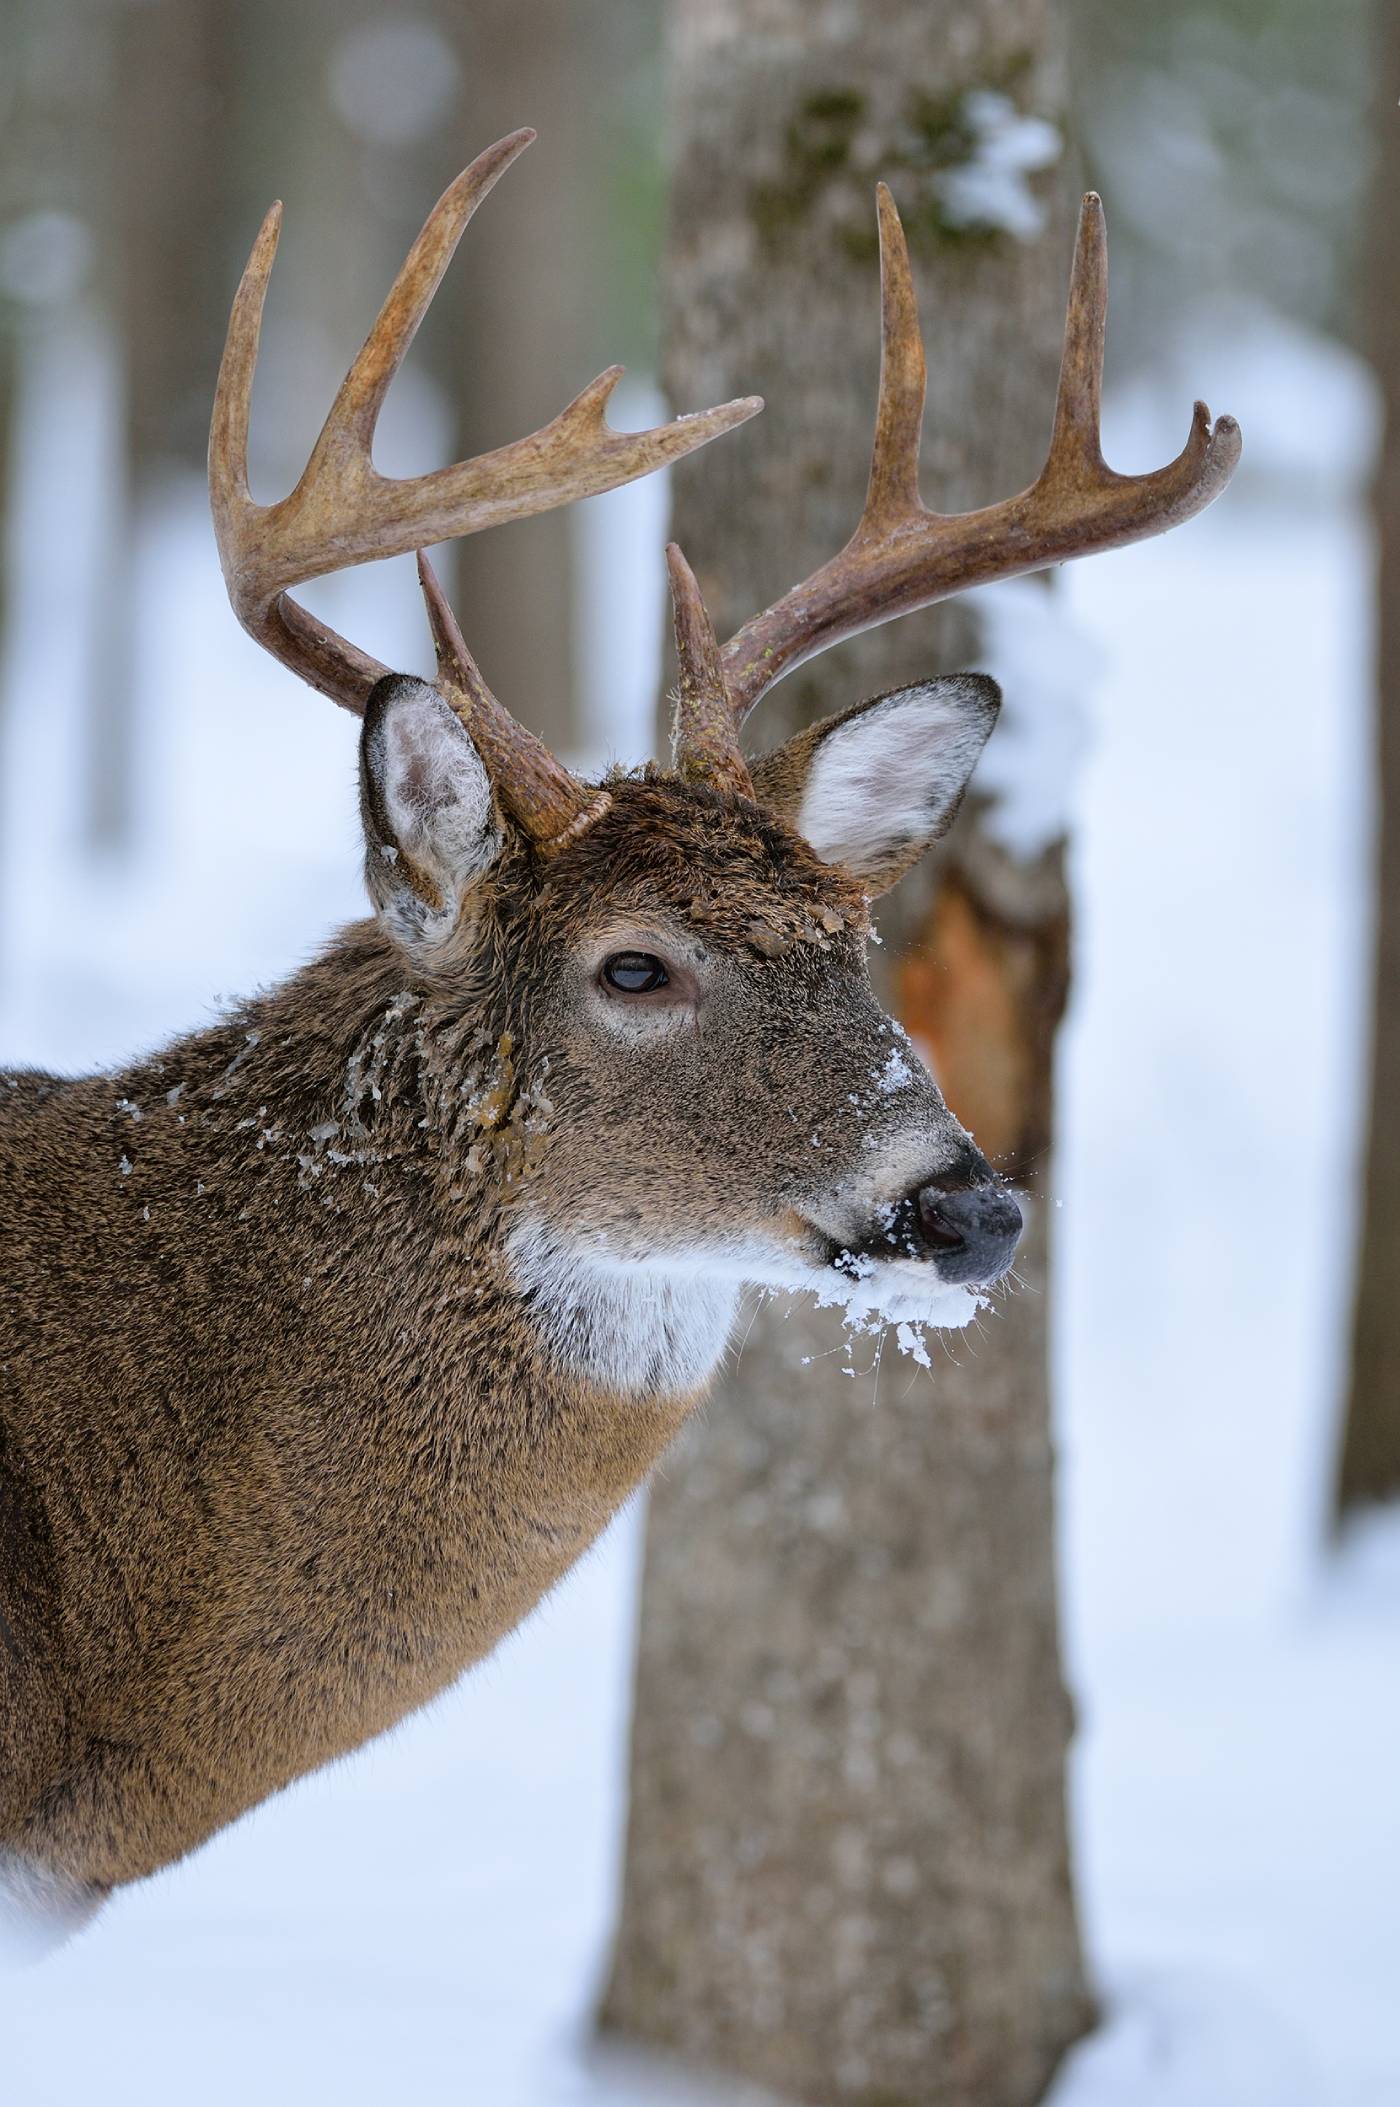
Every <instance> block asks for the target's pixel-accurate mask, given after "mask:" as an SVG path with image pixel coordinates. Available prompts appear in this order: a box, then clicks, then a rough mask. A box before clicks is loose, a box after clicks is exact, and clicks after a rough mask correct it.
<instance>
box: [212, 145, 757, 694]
mask: <svg viewBox="0 0 1400 2107" xmlns="http://www.w3.org/2000/svg"><path fill="white" fill-rule="evenodd" d="M534 136H535V135H534V133H533V132H530V131H520V132H512V133H511V134H510V135H509V137H508V138H505V139H502V140H499V141H498V142H497V144H496V145H494V146H492V147H488V149H487V150H486V152H485V153H484V154H481V155H479V156H478V157H477V159H476V160H475V161H474V162H473V163H472V165H471V167H470V168H468V169H466V170H465V171H464V172H463V173H462V175H460V176H459V177H458V178H457V180H456V182H454V183H453V184H451V185H450V186H449V188H448V189H447V190H446V191H445V192H444V193H443V195H442V197H441V198H440V199H439V200H438V203H437V204H436V205H435V206H434V208H433V210H432V212H431V213H430V214H429V215H428V219H427V221H426V223H425V225H424V227H423V230H422V232H421V233H420V235H419V237H418V239H417V241H416V242H415V243H414V245H413V248H412V249H411V251H410V252H409V256H408V258H407V260H406V262H405V264H404V266H403V269H402V270H401V271H400V272H399V274H398V276H397V278H396V279H395V281H394V284H393V287H392V289H391V290H390V293H389V297H388V299H387V300H386V301H385V303H384V306H383V308H382V309H381V310H380V314H379V317H378V319H377V321H376V322H375V325H374V328H373V329H372V330H371V331H370V334H369V336H368V337H367V338H366V340H365V343H364V345H363V347H362V349H361V350H360V352H359V354H358V356H357V357H356V359H355V361H354V363H353V365H352V366H351V368H350V371H349V373H348V374H347V375H346V377H345V380H344V382H343V383H342V385H341V387H340V389H339V391H338V393H337V395H336V399H335V402H334V404H333V405H332V407H331V411H330V414H329V416H328V417H327V419H326V422H325V424H324V426H323V427H322V430H321V434H320V436H319V438H318V439H317V441H316V444H315V446H314V448H313V449H312V453H311V458H310V460H309V461H308V462H307V465H306V469H305V471H304V473H303V474H302V477H301V480H300V481H299V482H298V484H297V486H296V488H295V490H293V491H292V492H291V494H290V495H289V496H287V497H285V498H283V499H282V500H281V501H280V502H279V503H278V504H275V505H257V504H254V502H253V500H252V498H251V496H250V495H249V491H248V480H247V432H248V404H249V400H250V397H251V392H252V382H253V369H254V366H255V364H256V360H257V351H258V337H259V332H260V328H261V320H262V308H263V301H264V298H265V296H266V291H267V281H268V275H269V273H270V271H271V268H272V259H273V255H274V253H275V250H276V242H277V226H278V219H277V213H276V209H274V212H273V213H271V214H269V216H268V218H267V220H266V221H264V223H263V228H262V231H261V233H260V234H259V236H258V239H257V242H256V243H255V245H254V248H253V253H252V255H251V257H250V258H249V262H248V267H247V269H246V270H245V272H244V274H243V280H242V283H241V284H240V286H239V290H238V294H237V296H236V298H235V301H234V307H233V314H232V317H231V319H230V323H229V334H228V340H227V343H226V345H225V350H224V357H223V361H222V364H221V366H220V372H219V383H218V388H217V391H216V394H215V403H214V416H213V421H212V424H211V427H210V435H209V491H210V500H211V503H212V506H213V512H214V526H215V532H216V535H217V537H218V543H219V557H220V561H221V563H222V565H223V572H224V578H225V582H226V584H227V586H228V592H229V598H230V600H231V601H232V603H233V607H234V611H235V613H236V614H237V615H238V618H239V620H240V622H242V624H243V626H244V628H245V629H247V630H248V631H249V633H250V634H251V635H253V636H255V637H256V638H257V639H258V641H259V642H260V643H261V644H263V645H264V646H265V647H266V649H268V650H269V651H271V652H272V653H273V654H274V656H275V657H277V658H279V659H281V660H282V661H283V663H284V664H286V665H288V666H290V667H291V668H292V670H293V671H294V672H296V673H299V674H300V675H301V676H302V678H303V679H305V680H307V681H309V682H310V683H311V685H312V686H313V687H316V688H319V689H321V690H322V692H323V693H325V694H327V695H330V696H331V697H332V698H333V699H334V700H335V701H337V702H339V703H342V704H344V706H345V707H346V708H347V709H352V710H357V711H358V710H362V709H363V708H364V704H365V698H366V697H367V695H368V693H369V690H370V688H371V687H372V686H373V685H374V682H375V681H376V680H377V679H378V678H380V676H381V675H382V674H383V673H384V671H385V668H384V667H383V666H381V665H380V664H379V662H378V661H377V660H376V659H373V658H371V657H369V656H368V655H367V654H366V653H365V652H362V651H360V650H358V649H357V648H356V647H355V646H354V645H353V644H350V643H348V642H347V641H346V639H345V638H344V637H341V636H338V635H337V634H336V632H335V631H334V630H333V629H330V628H328V627H327V626H326V624H324V623H322V622H319V621H318V620H317V619H316V618H315V617H314V616H313V615H310V614H308V613H307V612H306V610H305V609H304V608H301V607H298V606H297V604H296V603H295V602H294V601H292V600H290V599H288V597H287V593H288V590H289V589H290V588H291V587H292V586H295V585H299V584H302V583H304V582H305V581H306V580H307V579H308V578H315V577H318V576H320V575H321V574H322V573H324V572H327V571H339V570H347V569H349V568H351V567H352V566H353V565H355V564H360V563H372V562H375V561H377V560H378V559H379V558H381V557H386V556H397V555H402V554H404V553H406V552H407V551H408V550H410V549H416V548H421V547H424V546H426V545H428V544H431V543H433V542H439V541H448V540H451V539H453V538H454V537H456V536H458V535H462V534H475V533H478V532H480V531H481V530H482V529H483V528H486V527H492V526H496V525H499V524H500V523H501V522H503V521H505V520H510V519H521V518H525V517H527V516H528V515H530V514H532V513H537V512H545V511H549V510H552V509H553V508H554V507H556V506H559V505H565V504H570V503H572V502H573V501H574V500H575V499H577V498H583V497H593V496H596V495H598V494H599V493H600V492H602V491H605V490H613V489H616V488H617V486H618V485H619V484H621V483H627V482H631V481H632V480H634V478H636V477H637V476H641V475H646V474H648V473H649V472H650V471H651V470H653V469H655V468H661V467H664V466H666V465H667V464H668V463H670V462H672V461H676V460H679V459H680V458H681V457H682V456H683V455H685V454H688V453H692V452H694V450H695V448H696V447H699V446H704V445H705V444H706V443H707V442H708V441H709V440H711V439H714V438H717V437H718V436H719V435H720V433H722V432H727V431H729V430H731V429H732V428H733V427H734V426H735V425H737V424H741V423H743V421H744V420H745V419H746V418H748V417H752V416H753V415H754V413H755V412H756V411H757V410H759V409H761V408H762V406H763V405H762V403H761V401H760V400H759V399H758V398H757V397H756V396H747V397H744V398H743V399H741V400H739V401H736V402H730V403H723V404H721V405H720V406H719V407H718V408H716V409H712V410H705V411H703V412H700V413H699V414H697V415H694V416H688V417H681V418H678V419H677V420H676V421H675V422H674V423H672V424H668V425H662V426H659V427H657V428H656V429H655V430H652V431H645V432H615V431H613V429H612V428H611V426H610V425H609V424H608V423H607V421H606V417H605V415H604V412H605V409H606V405H607V402H608V399H609V397H610V396H611V394H612V392H613V390H614V388H615V387H616V385H617V382H618V379H619V377H620V375H621V371H622V369H621V368H620V367H617V366H613V367H609V368H608V370H607V371H606V372H605V373H601V374H600V375H599V376H598V378H597V379H596V380H594V381H591V382H590V383H589V385H588V386H587V387H586V388H585V389H584V390H583V391H582V393H581V394H579V395H577V396H576V397H575V398H574V400H573V401H572V402H571V403H569V404H568V405H567V406H566V407H565V408H564V409H563V410H561V411H560V413H559V414H558V416H557V417H555V418H554V419H553V420H552V421H551V422H550V423H549V424H547V425H544V426H543V427H542V428H541V429H540V430H539V431H537V432H532V433H530V434H529V435H528V436H527V437H526V438H523V439H517V440H515V441H514V442H512V443H511V444H510V445H508V446H502V447H498V448H497V449H496V450H495V452H493V453H489V454H482V455H479V456H478V457H477V458H476V459H474V460H470V461H460V462H458V463H456V465H455V466H453V467H451V468H444V469H437V470H435V471H433V472H432V473H431V474H428V475H422V476H412V477H407V478H404V479H402V480H397V479H393V478H389V477H386V476H382V475H380V474H379V472H378V471H377V469H376V468H375V467H374V464H373V461H372V459H371V446H372V443H373V437H374V427H375V422H376V419H377V417H378V414H379V410H380V408H381V406H382V404H383V400H384V396H385V394H386V392H387V390H388V387H389V384H390V382H391V381H392V379H393V376H394V374H395V372H396V371H397V370H398V367H399V365H400V363H401V362H402V360H403V357H404V354H405V352H406V351H407V349H408V346H409V344H410V343H411V342H412V340H413V336H414V333H415V331H416V330H417V328H418V325H419V323H420V322H421V320H422V318H423V315H424V313H425V312H426V310H427V307H428V304H429V302H430V301H431V299H432V296H433V294H434V292H435V291H436V289H437V286H438V284H439V282H440V281H441V278H442V274H443V272H444V271H445V270H446V268H447V264H448V262H449V260H450V259H451V256H452V253H453V250H454V249H455V247H456V245H457V242H458V241H459V239H460V238H461V234H462V231H463V229H464V228H465V226H466V224H467V221H468V220H469V219H470V218H471V215H472V213H473V212H474V211H475V210H476V207H477V206H478V205H479V204H480V202H481V200H482V199H483V198H484V197H485V196H486V194H487V192H488V191H489V190H490V189H491V187H492V186H493V184H494V183H495V182H496V181H497V179H498V177H499V176H500V175H501V174H502V173H503V172H504V170H505V169H506V168H508V167H509V165H510V163H511V162H512V161H513V160H514V159H515V158H516V156H517V155H518V154H519V153H521V152H522V151H523V149H524V148H525V147H526V146H528V145H529V143H530V141H531V140H532V139H533V137H534Z"/></svg>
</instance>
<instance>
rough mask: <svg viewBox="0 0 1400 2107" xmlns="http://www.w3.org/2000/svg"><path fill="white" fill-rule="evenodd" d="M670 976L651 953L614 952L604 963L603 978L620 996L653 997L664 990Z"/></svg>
mask: <svg viewBox="0 0 1400 2107" xmlns="http://www.w3.org/2000/svg"><path fill="white" fill-rule="evenodd" d="M670 977H671V976H670V974H669V973H668V972H667V971H666V968H665V967H664V966H663V965H662V963H661V961H660V959H659V958H656V957H655V956H654V955H653V954H652V953H651V952H650V951H614V952H613V954H612V956H611V958H606V959H604V961H603V978H604V980H605V981H606V982H607V984H608V986H609V987H610V988H616V989H617V992H618V993H619V995H651V994H654V993H655V991H656V989H657V988H664V987H665V986H666V985H667V983H668V981H669V980H670Z"/></svg>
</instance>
